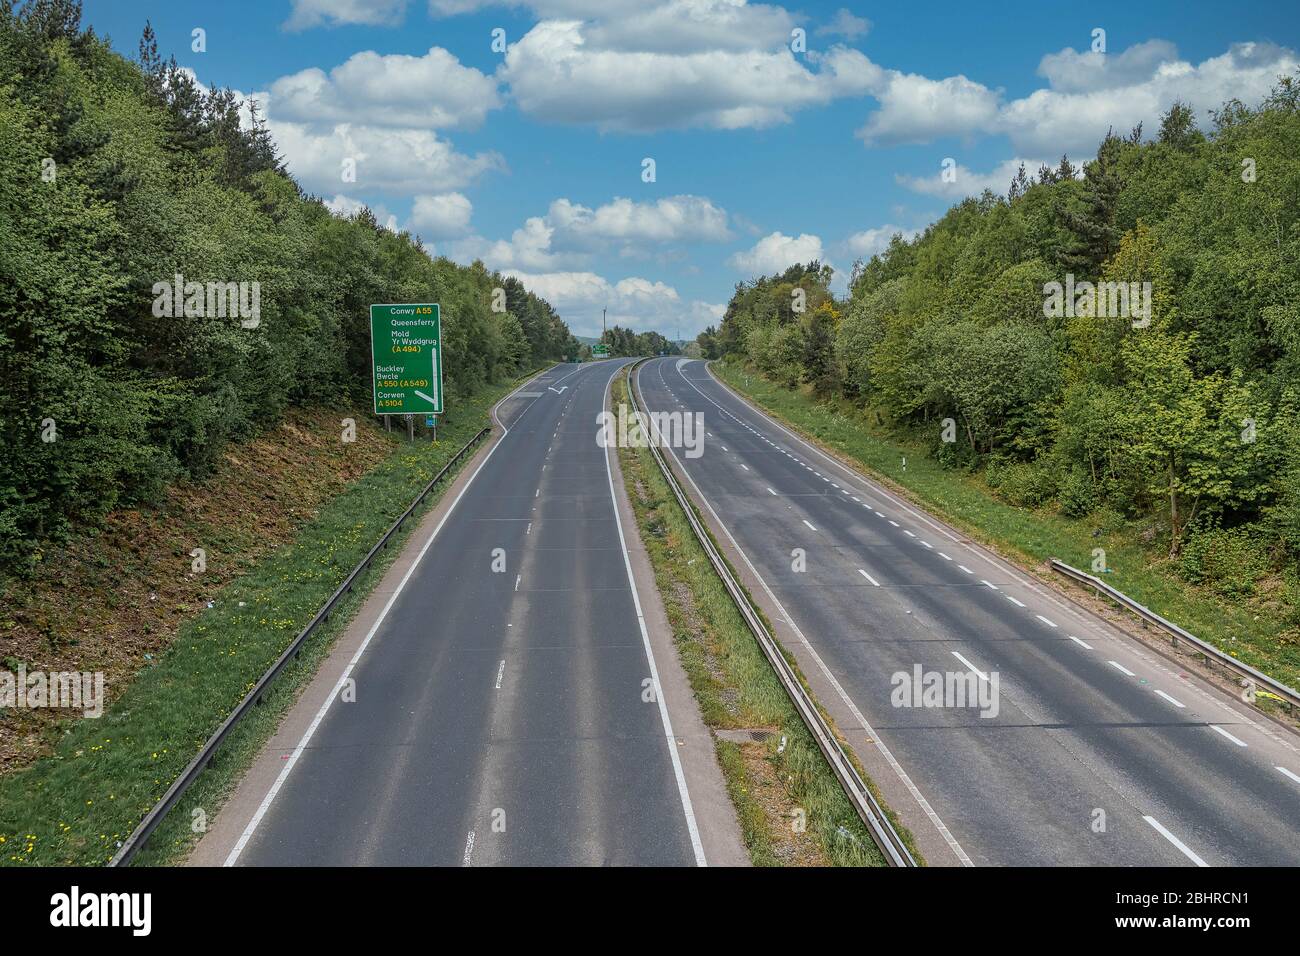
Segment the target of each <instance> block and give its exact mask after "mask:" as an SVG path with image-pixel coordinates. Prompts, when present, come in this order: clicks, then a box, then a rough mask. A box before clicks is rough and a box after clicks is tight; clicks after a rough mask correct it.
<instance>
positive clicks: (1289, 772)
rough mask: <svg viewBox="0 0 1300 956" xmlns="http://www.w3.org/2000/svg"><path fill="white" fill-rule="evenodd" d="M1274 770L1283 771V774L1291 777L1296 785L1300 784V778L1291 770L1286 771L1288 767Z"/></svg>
mask: <svg viewBox="0 0 1300 956" xmlns="http://www.w3.org/2000/svg"><path fill="white" fill-rule="evenodd" d="M1273 769H1274V770H1280V771H1282V773H1284V774H1286V776H1288V777H1290V778H1291V779H1292V780H1294V781H1295V782H1296V783H1300V776H1297V775H1296V774H1294V773H1292V772H1291V771H1290V770H1288V769H1286V767H1274V768H1273Z"/></svg>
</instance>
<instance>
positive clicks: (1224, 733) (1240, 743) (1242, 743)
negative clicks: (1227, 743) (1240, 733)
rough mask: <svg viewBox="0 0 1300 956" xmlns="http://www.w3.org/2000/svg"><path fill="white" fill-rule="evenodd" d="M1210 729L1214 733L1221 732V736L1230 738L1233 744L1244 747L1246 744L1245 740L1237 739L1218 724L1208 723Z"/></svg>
mask: <svg viewBox="0 0 1300 956" xmlns="http://www.w3.org/2000/svg"><path fill="white" fill-rule="evenodd" d="M1210 729H1211V730H1213V731H1214V732H1215V733H1216V734H1221V735H1222V736H1224V737H1227V738H1228V739H1229V740H1231V741H1232V742H1233V743H1234V744H1236V745H1237V746H1238V747H1245V746H1246V741H1244V740H1239V739H1237V738H1236V737H1234V736H1232V734H1230V733H1228V732H1227V731H1226V730H1224V729H1223V728H1222V727H1220V726H1219V725H1218V724H1210Z"/></svg>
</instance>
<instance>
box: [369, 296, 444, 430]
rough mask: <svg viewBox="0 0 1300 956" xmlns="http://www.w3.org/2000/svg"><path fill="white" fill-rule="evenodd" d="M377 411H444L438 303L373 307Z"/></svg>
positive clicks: (371, 342) (382, 413)
mask: <svg viewBox="0 0 1300 956" xmlns="http://www.w3.org/2000/svg"><path fill="white" fill-rule="evenodd" d="M370 358H371V364H372V370H373V371H372V375H373V382H374V394H375V414H376V415H412V414H418V415H429V414H438V413H439V412H441V411H442V404H443V402H442V310H441V309H440V308H439V306H438V304H437V303H402V304H393V303H388V304H384V305H372V306H371V307H370Z"/></svg>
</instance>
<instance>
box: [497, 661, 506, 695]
mask: <svg viewBox="0 0 1300 956" xmlns="http://www.w3.org/2000/svg"><path fill="white" fill-rule="evenodd" d="M505 673H506V662H505V661H502V662H501V666H499V667H498V668H497V690H500V689H501V678H502V677H504V676H505Z"/></svg>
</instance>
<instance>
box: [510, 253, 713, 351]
mask: <svg viewBox="0 0 1300 956" xmlns="http://www.w3.org/2000/svg"><path fill="white" fill-rule="evenodd" d="M505 274H506V275H512V276H515V277H516V278H517V279H519V280H520V281H521V282H523V283H524V285H526V286H527V287H528V288H529V289H531V290H532V291H533V292H536V293H537V294H538V295H540V296H541V297H542V298H544V299H546V301H548V302H550V303H551V305H553V306H554V307H555V308H556V310H557V311H558V312H559V313H560V314H561V315H563V316H564V317H565V321H567V322H568V323H569V327H570V328H571V329H572V330H573V332H574V333H575V334H577V335H599V334H600V321H601V309H608V315H607V316H606V321H607V323H608V324H609V325H611V326H612V325H621V326H624V327H625V328H631V329H634V330H636V331H638V332H645V331H649V330H655V331H658V332H659V333H660V334H661V335H664V336H666V337H668V338H670V339H675V338H677V337H678V335H680V336H681V337H683V338H688V339H689V338H694V337H695V336H696V335H698V334H699V333H700V332H701V331H702V330H703V329H704V328H705V327H706V326H708V325H710V324H713V323H716V322H717V321H718V319H720V318H721V316H722V313H723V311H724V310H725V308H726V307H725V306H723V305H716V304H711V303H707V302H703V301H700V300H692V301H691V302H688V303H683V301H682V299H681V296H680V295H679V294H678V292H677V290H676V289H675V288H673V287H672V286H670V285H668V284H666V283H664V282H661V281H657V280H651V279H645V278H641V277H639V276H629V277H627V278H623V279H619V280H618V281H616V282H610V281H609V280H608V279H606V278H605V277H604V276H601V275H599V274H597V273H595V272H587V271H575V272H524V271H519V270H506V271H505Z"/></svg>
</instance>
